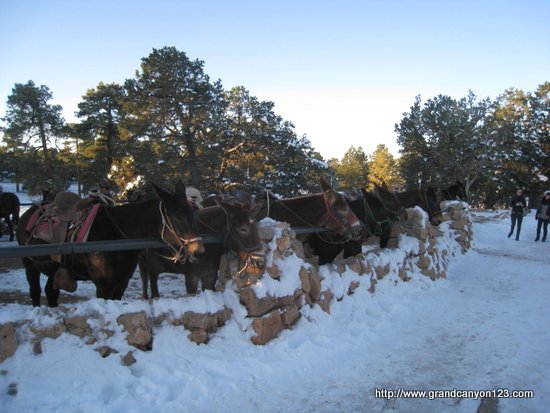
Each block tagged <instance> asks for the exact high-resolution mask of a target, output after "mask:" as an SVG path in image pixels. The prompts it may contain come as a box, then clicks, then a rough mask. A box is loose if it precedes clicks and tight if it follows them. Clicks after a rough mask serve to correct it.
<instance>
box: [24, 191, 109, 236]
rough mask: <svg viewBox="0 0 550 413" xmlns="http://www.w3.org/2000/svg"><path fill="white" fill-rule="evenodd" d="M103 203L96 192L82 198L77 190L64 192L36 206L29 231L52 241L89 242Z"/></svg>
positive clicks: (28, 227)
mask: <svg viewBox="0 0 550 413" xmlns="http://www.w3.org/2000/svg"><path fill="white" fill-rule="evenodd" d="M101 205H102V204H101V200H100V199H98V198H95V197H92V196H89V197H86V198H83V199H81V198H80V197H79V196H78V195H77V194H75V193H72V192H60V193H58V194H57V195H56V196H55V198H54V200H53V202H51V203H48V204H45V205H41V206H40V208H38V209H37V210H36V212H35V213H34V214H33V216H32V217H31V218H30V219H29V222H28V224H27V231H29V233H30V234H31V236H32V237H33V238H38V239H41V240H42V241H45V242H48V243H59V242H85V241H86V240H87V237H88V233H89V230H90V227H91V224H92V222H93V219H94V218H95V216H96V214H97V211H98V210H99V208H100V207H101Z"/></svg>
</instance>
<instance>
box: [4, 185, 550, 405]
mask: <svg viewBox="0 0 550 413" xmlns="http://www.w3.org/2000/svg"><path fill="white" fill-rule="evenodd" d="M4 190H6V188H4ZM495 217H496V214H495V213H491V212H484V213H474V218H475V220H474V222H475V224H474V247H473V249H472V250H470V251H469V252H468V253H467V254H465V255H460V254H459V255H457V256H456V257H455V259H454V261H453V262H452V264H451V265H450V266H449V268H448V270H447V279H440V280H437V281H431V280H430V279H429V278H427V277H425V276H422V275H420V274H419V273H415V274H412V279H411V280H410V281H408V282H406V283H405V282H402V281H400V280H399V279H398V278H397V277H393V276H388V277H386V278H384V279H383V280H381V281H380V282H379V283H378V284H377V287H376V291H375V293H374V294H372V295H371V294H370V293H369V292H368V291H367V287H368V285H365V286H361V287H360V288H358V289H357V290H356V291H355V293H354V294H353V295H351V296H345V298H344V299H343V300H342V301H339V302H336V301H334V302H333V303H332V304H331V314H327V313H325V312H323V311H322V310H321V309H320V308H319V307H318V306H315V307H314V308H312V309H311V310H310V311H309V314H308V317H302V319H301V320H300V321H299V322H298V324H297V325H296V326H295V327H294V329H292V330H285V331H283V333H282V334H281V335H280V336H279V337H278V338H276V339H275V340H273V341H271V342H269V343H268V344H267V345H265V346H255V345H253V344H252V343H251V342H250V340H249V336H248V335H246V334H244V333H243V330H242V328H241V326H240V325H239V323H238V322H237V321H236V320H235V319H232V320H231V321H230V322H229V323H228V324H227V325H226V326H224V327H223V328H221V329H220V330H219V331H218V332H217V333H215V334H213V335H212V337H211V340H210V342H209V343H208V344H207V345H200V346H199V345H196V344H194V343H192V342H190V341H189V340H188V339H187V334H188V332H187V331H185V330H184V329H183V328H182V327H181V326H178V327H176V326H172V325H170V324H166V325H163V326H162V327H160V328H158V329H156V330H155V337H154V346H153V351H149V352H142V351H139V350H135V349H134V348H133V347H131V346H129V345H128V344H127V343H126V341H125V339H124V335H123V334H115V335H114V336H113V337H109V338H105V342H106V343H107V344H109V345H110V346H111V347H113V348H116V349H118V350H119V351H120V353H119V354H114V355H111V356H109V357H107V358H101V356H100V355H99V353H98V352H96V351H95V350H94V349H95V348H96V347H97V345H87V344H85V343H84V342H83V340H81V339H80V338H78V337H75V336H73V335H70V334H63V335H62V336H61V337H59V338H58V339H56V340H52V339H44V340H43V342H42V350H43V351H42V354H40V355H34V354H33V348H32V343H23V344H21V345H20V346H19V348H18V350H17V352H16V354H15V355H14V356H12V357H10V358H8V359H6V360H5V361H4V362H3V363H1V364H0V411H1V412H6V413H8V412H14V413H15V412H33V411H36V412H38V411H40V412H92V413H93V412H144V413H145V412H151V411H160V412H164V411H173V412H193V413H200V412H205V413H206V412H208V413H210V412H258V413H262V412H266V413H267V412H295V411H296V412H304V413H306V412H327V413H329V412H330V413H332V412H468V413H472V412H476V410H477V407H478V406H479V403H480V401H479V400H475V399H474V398H435V399H433V400H429V399H428V398H422V399H405V398H392V399H388V398H382V397H379V398H377V397H375V393H376V390H377V389H378V390H381V389H387V390H398V389H400V388H403V389H423V390H453V389H459V390H492V389H507V390H509V391H510V393H511V392H512V391H514V390H532V391H534V398H521V399H511V398H507V399H504V398H502V399H499V412H501V413H508V412H545V411H548V406H550V375H549V374H548V372H550V345H549V343H550V321H549V317H548V309H549V307H548V303H549V302H550V301H549V298H548V297H550V279H549V277H550V271H549V268H550V255H549V252H550V242H547V243H540V242H537V243H535V242H534V241H533V239H534V237H535V219H534V216H533V214H530V215H529V216H527V217H526V218H525V221H524V228H523V231H522V236H521V239H520V241H519V242H516V241H514V240H513V239H508V238H506V235H507V233H508V226H509V220H508V219H493V218H495ZM1 244H2V245H5V244H9V243H7V242H5V241H2V242H1ZM10 244H11V243H10ZM0 276H1V277H2V283H1V285H0V291H1V290H3V291H8V292H9V291H24V292H25V291H27V285H26V280H25V276H24V272H23V271H22V270H12V271H10V272H7V273H3V274H0ZM365 284H366V283H365ZM160 287H161V294H162V296H163V298H161V299H160V300H156V301H155V302H154V303H152V304H150V303H147V302H143V301H141V300H139V283H138V279H137V277H134V279H133V280H132V284H131V286H130V288H129V290H128V293H127V294H126V295H125V300H124V301H120V302H106V301H103V300H97V299H95V298H92V297H93V296H94V294H95V290H94V288H93V286H92V285H90V284H89V283H80V284H79V287H78V290H77V294H79V295H81V296H82V297H83V298H85V297H89V299H87V300H86V301H82V302H80V303H78V304H77V305H78V306H79V309H88V310H94V311H100V312H102V313H103V314H104V316H105V317H106V318H109V317H112V318H113V320H114V319H115V318H116V315H117V314H120V312H121V311H125V312H129V311H136V310H142V309H146V310H147V311H149V312H153V313H154V312H158V311H162V310H166V309H168V310H170V311H181V309H182V308H183V307H189V306H192V304H190V303H192V302H194V301H197V302H198V301H201V302H202V303H203V305H206V306H209V305H211V306H213V307H216V303H217V301H218V300H220V293H212V292H205V293H202V294H201V295H200V296H199V297H194V298H190V297H184V298H182V297H181V296H182V293H183V281H182V280H181V279H180V278H179V277H175V276H173V277H172V276H163V277H161V280H160ZM64 297H66V295H65V296H64V295H62V297H61V299H60V301H61V303H63V299H64ZM29 302H30V300H29V299H27V301H25V303H24V304H5V305H2V306H1V307H0V324H2V323H5V322H9V321H14V320H21V319H32V320H35V321H36V322H37V323H41V322H46V321H45V320H48V319H49V318H51V317H52V312H51V310H49V309H46V308H44V307H43V308H41V309H33V308H32V307H30V305H29ZM204 303H206V304H204ZM72 305H73V306H74V304H72ZM54 314H55V312H54ZM111 314H112V316H111ZM98 344H99V343H98ZM129 350H134V357H135V358H136V359H137V362H136V363H135V364H133V365H131V366H129V367H127V366H124V365H122V364H121V363H120V356H121V355H124V354H126V353H127V352H128V351H129ZM13 389H16V391H13ZM10 393H12V394H10ZM13 393H15V394H13ZM501 393H505V392H504V391H502V392H501Z"/></svg>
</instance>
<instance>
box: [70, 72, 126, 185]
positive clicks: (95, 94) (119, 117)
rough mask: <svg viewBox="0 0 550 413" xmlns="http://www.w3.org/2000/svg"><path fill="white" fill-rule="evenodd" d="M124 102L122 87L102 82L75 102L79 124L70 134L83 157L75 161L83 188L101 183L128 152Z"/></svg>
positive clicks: (124, 95) (79, 154)
mask: <svg viewBox="0 0 550 413" xmlns="http://www.w3.org/2000/svg"><path fill="white" fill-rule="evenodd" d="M125 101H126V94H125V91H124V89H123V87H122V86H120V85H118V84H114V83H112V84H107V85H106V84H104V83H102V82H101V83H99V84H98V85H97V87H96V88H95V89H89V90H88V91H87V92H86V94H85V95H84V96H83V97H82V101H81V102H80V103H79V104H78V109H79V110H78V112H77V113H76V115H77V116H78V117H79V118H80V119H81V123H80V124H77V125H73V130H72V135H73V136H74V137H75V139H78V140H79V150H78V154H77V155H78V156H79V157H82V158H83V159H82V160H80V159H79V160H78V161H79V162H80V163H81V164H82V165H83V166H84V167H83V168H82V170H81V171H80V179H81V182H82V183H83V184H84V187H85V188H92V187H97V186H98V184H100V183H104V181H106V180H107V179H108V175H109V173H110V172H111V168H112V166H113V162H114V161H115V160H116V159H121V158H122V157H124V156H125V155H126V154H127V153H128V152H129V151H130V147H131V146H132V145H130V142H129V139H128V133H127V132H126V131H125V130H124V118H125V111H124V104H125ZM132 143H134V142H132Z"/></svg>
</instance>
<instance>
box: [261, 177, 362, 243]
mask: <svg viewBox="0 0 550 413" xmlns="http://www.w3.org/2000/svg"><path fill="white" fill-rule="evenodd" d="M321 188H322V190H323V192H320V193H316V194H310V195H303V196H298V197H295V198H287V199H278V200H275V201H273V200H271V199H270V198H269V197H268V198H267V199H268V200H269V201H268V202H264V203H263V205H261V207H260V208H259V209H258V210H257V212H256V214H255V216H256V219H259V220H260V219H263V218H266V217H269V218H272V219H274V220H276V221H280V222H287V223H289V224H290V225H291V226H302V227H303V226H305V227H311V228H315V227H323V228H325V229H326V230H327V231H329V232H331V233H332V234H336V235H339V236H342V237H343V239H347V240H349V239H359V238H360V237H361V236H362V231H363V229H362V227H361V223H360V222H359V220H358V219H357V217H356V216H355V214H354V213H353V212H352V210H351V209H350V208H349V206H348V203H347V202H346V200H345V199H344V197H343V196H342V195H340V194H339V193H338V192H336V191H335V190H334V189H332V187H331V186H330V184H329V183H328V182H327V181H326V180H325V179H324V178H321Z"/></svg>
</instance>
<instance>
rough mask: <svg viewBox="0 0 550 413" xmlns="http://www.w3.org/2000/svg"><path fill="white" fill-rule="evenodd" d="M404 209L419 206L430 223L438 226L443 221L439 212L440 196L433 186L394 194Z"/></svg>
mask: <svg viewBox="0 0 550 413" xmlns="http://www.w3.org/2000/svg"><path fill="white" fill-rule="evenodd" d="M395 196H396V197H397V199H399V201H400V202H401V204H402V205H403V207H404V208H413V207H415V206H419V207H420V208H422V209H423V210H424V211H426V212H427V213H428V216H429V218H430V222H431V223H432V224H433V225H439V224H440V223H441V221H442V220H443V215H442V212H441V206H440V203H441V196H440V194H439V191H437V190H436V189H435V188H434V187H433V186H431V185H429V186H426V187H422V188H420V189H413V190H410V191H405V192H397V193H396V194H395Z"/></svg>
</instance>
